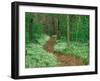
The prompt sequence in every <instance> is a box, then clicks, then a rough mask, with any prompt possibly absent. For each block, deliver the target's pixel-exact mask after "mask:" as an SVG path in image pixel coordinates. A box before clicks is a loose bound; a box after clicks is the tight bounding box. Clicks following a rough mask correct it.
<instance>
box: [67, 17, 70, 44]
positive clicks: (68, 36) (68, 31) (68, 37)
mask: <svg viewBox="0 0 100 81" xmlns="http://www.w3.org/2000/svg"><path fill="white" fill-rule="evenodd" d="M69 20H70V19H69V15H67V43H69V42H70V25H69V22H70V21H69Z"/></svg>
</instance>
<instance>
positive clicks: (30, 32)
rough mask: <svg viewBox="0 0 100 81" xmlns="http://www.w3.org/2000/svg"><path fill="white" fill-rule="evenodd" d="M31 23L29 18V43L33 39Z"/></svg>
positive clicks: (31, 20)
mask: <svg viewBox="0 0 100 81" xmlns="http://www.w3.org/2000/svg"><path fill="white" fill-rule="evenodd" d="M32 22H33V19H32V18H31V19H30V24H29V37H30V42H32V40H33V39H32V38H33V35H32Z"/></svg>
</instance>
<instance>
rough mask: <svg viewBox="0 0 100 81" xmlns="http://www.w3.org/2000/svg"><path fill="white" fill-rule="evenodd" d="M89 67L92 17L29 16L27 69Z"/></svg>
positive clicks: (27, 13) (26, 48)
mask: <svg viewBox="0 0 100 81" xmlns="http://www.w3.org/2000/svg"><path fill="white" fill-rule="evenodd" d="M88 64H89V16H88V15H77V14H73V15H71V14H51V13H32V12H26V13H25V67H26V68H39V67H56V66H57V67H58V66H78V65H88Z"/></svg>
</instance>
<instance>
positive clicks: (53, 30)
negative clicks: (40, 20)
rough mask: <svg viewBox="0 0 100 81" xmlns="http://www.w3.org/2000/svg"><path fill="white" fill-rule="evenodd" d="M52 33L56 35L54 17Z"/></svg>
mask: <svg viewBox="0 0 100 81" xmlns="http://www.w3.org/2000/svg"><path fill="white" fill-rule="evenodd" d="M52 32H53V34H55V22H54V16H52Z"/></svg>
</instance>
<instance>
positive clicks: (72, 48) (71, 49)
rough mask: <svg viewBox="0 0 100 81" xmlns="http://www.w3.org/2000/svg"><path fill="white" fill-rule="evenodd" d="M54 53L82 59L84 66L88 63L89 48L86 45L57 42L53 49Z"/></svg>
mask: <svg viewBox="0 0 100 81" xmlns="http://www.w3.org/2000/svg"><path fill="white" fill-rule="evenodd" d="M54 50H55V51H58V52H62V53H64V54H65V55H69V54H70V55H73V56H76V57H79V58H82V59H83V62H84V64H88V63H89V47H88V44H87V43H76V42H70V43H69V44H68V43H66V42H61V41H60V42H58V43H57V44H56V45H55V47H54Z"/></svg>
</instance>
